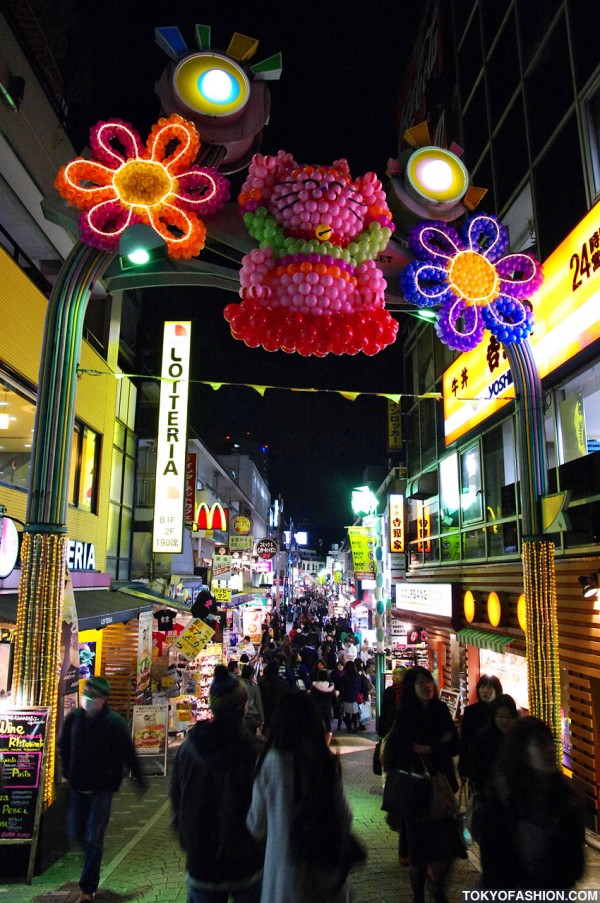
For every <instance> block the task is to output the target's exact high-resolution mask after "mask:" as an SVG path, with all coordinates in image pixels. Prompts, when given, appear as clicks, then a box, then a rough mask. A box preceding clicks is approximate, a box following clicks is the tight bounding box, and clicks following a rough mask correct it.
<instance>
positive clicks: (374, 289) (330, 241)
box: [225, 151, 398, 357]
mask: <svg viewBox="0 0 600 903" xmlns="http://www.w3.org/2000/svg"><path fill="white" fill-rule="evenodd" d="M238 201H239V204H240V208H241V210H242V212H243V214H244V223H245V224H246V226H247V228H248V230H249V232H250V234H251V235H252V236H253V237H254V238H256V239H257V240H258V242H259V244H260V248H259V249H257V250H256V251H252V252H250V254H247V255H246V257H244V259H243V261H242V269H241V272H240V285H241V288H240V295H241V297H242V299H243V300H242V304H240V305H236V304H229V305H227V307H226V308H225V317H226V319H227V320H228V321H229V323H230V324H231V331H232V334H233V336H234V338H239V339H242V340H243V341H245V342H246V344H247V345H249V346H251V347H258V345H262V346H263V348H265V349H266V350H267V351H276V350H277V349H282V350H284V351H288V352H293V351H298V352H299V353H300V354H303V355H309V354H315V355H317V356H320V357H323V356H324V355H326V354H328V353H329V352H333V353H334V354H357V353H358V352H359V351H364V352H365V353H366V354H376V353H377V352H378V351H380V350H381V349H382V348H384V347H385V346H386V345H389V344H391V343H392V342H393V341H394V339H395V337H396V332H397V328H398V326H397V323H396V321H395V320H393V319H392V318H391V317H390V315H389V313H387V311H385V310H384V304H385V298H384V292H385V288H386V282H385V280H384V278H383V274H382V273H381V271H380V270H379V268H378V267H377V266H376V265H375V263H374V261H373V259H372V258H373V257H375V256H376V255H377V254H378V253H380V252H381V251H382V250H383V249H384V248H385V246H386V245H387V243H388V241H389V238H390V236H391V234H392V230H393V225H392V222H391V214H390V211H389V209H388V207H387V202H386V198H385V193H384V191H383V189H382V187H381V182H380V181H379V179H378V178H377V176H376V175H375V173H367V174H366V175H365V176H362V177H360V178H358V179H355V180H353V179H352V177H351V175H350V170H349V167H348V163H347V161H346V160H338V161H336V162H335V163H334V164H333V165H332V166H316V165H305V164H302V165H301V164H298V163H296V161H295V160H294V159H293V158H292V156H291V155H290V154H287V153H285V152H284V151H279V153H278V154H277V156H276V157H270V156H267V157H264V156H262V155H261V154H255V156H254V157H253V159H252V164H251V166H250V168H249V171H248V178H247V180H246V182H245V183H244V185H243V187H242V191H241V193H240V195H239V198H238Z"/></svg>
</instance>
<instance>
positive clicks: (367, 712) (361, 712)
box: [358, 702, 371, 722]
mask: <svg viewBox="0 0 600 903" xmlns="http://www.w3.org/2000/svg"><path fill="white" fill-rule="evenodd" d="M358 717H359V719H360V721H361V722H366V721H370V720H371V703H370V702H361V703H360V705H359V707H358Z"/></svg>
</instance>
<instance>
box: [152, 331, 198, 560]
mask: <svg viewBox="0 0 600 903" xmlns="http://www.w3.org/2000/svg"><path fill="white" fill-rule="evenodd" d="M191 327H192V324H191V323H190V322H180V321H177V322H175V321H169V322H167V323H165V327H164V337H163V358H162V371H161V379H162V381H161V384H160V407H159V413H158V445H157V450H156V494H155V499H154V529H153V537H152V551H153V552H174V553H180V552H181V550H182V540H183V514H184V503H185V490H184V487H185V477H186V443H187V402H188V390H189V367H190V344H191V333H192V328H191Z"/></svg>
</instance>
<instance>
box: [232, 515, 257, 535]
mask: <svg viewBox="0 0 600 903" xmlns="http://www.w3.org/2000/svg"><path fill="white" fill-rule="evenodd" d="M231 529H232V531H233V532H234V533H237V534H238V535H239V536H248V534H249V533H252V518H250V517H246V515H245V514H238V515H237V516H236V517H234V518H233V520H232V522H231Z"/></svg>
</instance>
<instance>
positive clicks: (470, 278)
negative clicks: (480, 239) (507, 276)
mask: <svg viewBox="0 0 600 903" xmlns="http://www.w3.org/2000/svg"><path fill="white" fill-rule="evenodd" d="M448 281H449V283H450V287H451V288H452V289H453V291H454V292H455V294H457V295H458V296H459V297H460V298H462V299H463V300H465V301H466V302H467V304H489V303H490V301H493V300H494V299H495V298H497V297H498V295H499V294H500V278H499V276H498V274H497V272H496V268H495V267H494V265H493V264H491V263H490V262H489V260H486V258H485V257H482V256H481V254H478V253H477V252H476V251H461V252H460V253H459V254H457V255H456V256H455V257H453V258H452V260H451V261H450V262H449V264H448Z"/></svg>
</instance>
